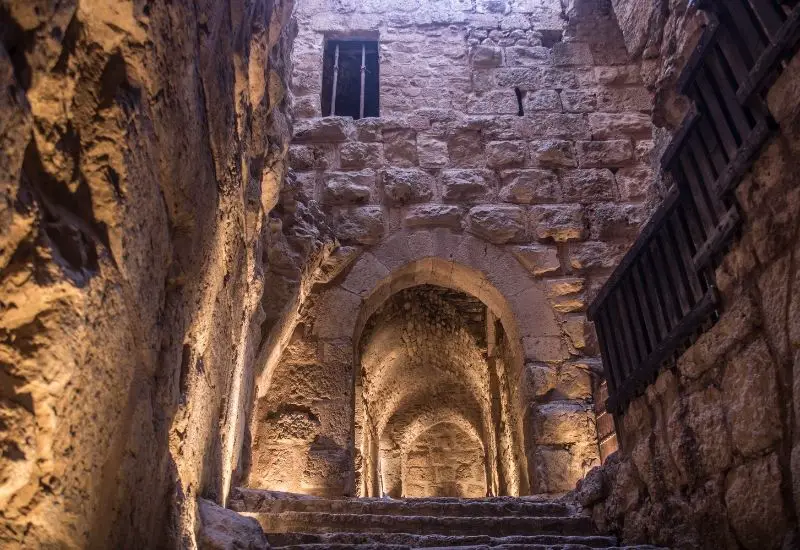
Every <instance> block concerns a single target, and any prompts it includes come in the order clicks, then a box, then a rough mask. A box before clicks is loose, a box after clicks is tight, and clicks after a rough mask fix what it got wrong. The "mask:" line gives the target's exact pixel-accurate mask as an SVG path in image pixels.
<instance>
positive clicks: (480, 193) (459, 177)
mask: <svg viewBox="0 0 800 550" xmlns="http://www.w3.org/2000/svg"><path fill="white" fill-rule="evenodd" d="M440 184H441V189H442V200H444V201H446V202H466V203H469V202H474V201H479V200H483V199H485V198H487V197H489V196H490V195H491V194H492V192H493V191H494V189H495V176H494V173H493V172H491V171H489V170H443V171H442V174H441V179H440Z"/></svg>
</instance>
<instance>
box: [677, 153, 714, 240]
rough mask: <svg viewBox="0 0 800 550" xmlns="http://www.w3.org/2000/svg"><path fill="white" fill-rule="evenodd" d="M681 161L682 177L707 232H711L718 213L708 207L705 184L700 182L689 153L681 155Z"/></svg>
mask: <svg viewBox="0 0 800 550" xmlns="http://www.w3.org/2000/svg"><path fill="white" fill-rule="evenodd" d="M680 161H681V169H682V170H681V172H680V175H681V176H683V177H682V178H681V179H683V180H684V181H685V186H686V192H688V193H690V194H691V195H692V196H693V197H694V203H695V205H696V206H697V210H698V212H699V213H700V220H701V221H702V223H703V227H704V228H705V230H706V233H709V232H710V230H711V228H713V227H714V226H716V224H717V218H716V215H715V213H714V212H713V210H711V209H710V208H709V207H708V203H707V201H706V200H705V198H704V197H703V191H702V186H703V184H702V183H701V182H700V179H699V178H698V176H697V172H695V167H694V166H693V164H692V162H691V159H690V158H689V154H688V153H686V154H683V155H681V158H680Z"/></svg>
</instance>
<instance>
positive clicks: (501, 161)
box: [486, 141, 527, 168]
mask: <svg viewBox="0 0 800 550" xmlns="http://www.w3.org/2000/svg"><path fill="white" fill-rule="evenodd" d="M526 157H527V147H526V144H525V142H523V141H492V142H489V143H487V144H486V160H487V164H488V165H489V166H490V167H492V168H511V167H515V166H522V165H523V164H525V158H526Z"/></svg>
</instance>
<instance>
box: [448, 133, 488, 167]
mask: <svg viewBox="0 0 800 550" xmlns="http://www.w3.org/2000/svg"><path fill="white" fill-rule="evenodd" d="M447 153H448V155H449V156H450V164H451V165H452V166H457V167H460V168H468V167H475V168H477V167H482V166H485V164H486V155H485V154H484V151H483V142H482V140H481V134H480V132H479V131H478V130H459V131H457V132H455V133H454V134H453V136H452V137H451V138H450V139H449V140H448V141H447Z"/></svg>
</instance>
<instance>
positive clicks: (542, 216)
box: [531, 206, 586, 242]
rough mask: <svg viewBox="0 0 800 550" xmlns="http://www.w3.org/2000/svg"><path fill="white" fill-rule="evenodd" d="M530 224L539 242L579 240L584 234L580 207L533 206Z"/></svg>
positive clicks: (584, 229)
mask: <svg viewBox="0 0 800 550" xmlns="http://www.w3.org/2000/svg"><path fill="white" fill-rule="evenodd" d="M531 224H532V228H533V233H534V235H536V238H537V239H539V240H550V239H552V240H554V241H556V242H566V241H574V240H581V239H583V237H584V235H585V233H586V228H585V225H584V216H583V208H581V207H580V206H535V207H533V209H532V210H531Z"/></svg>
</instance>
